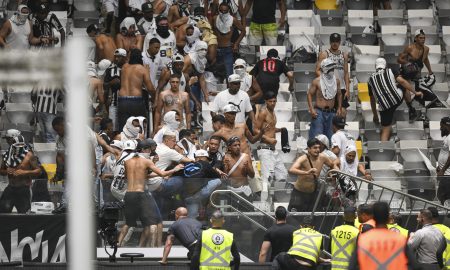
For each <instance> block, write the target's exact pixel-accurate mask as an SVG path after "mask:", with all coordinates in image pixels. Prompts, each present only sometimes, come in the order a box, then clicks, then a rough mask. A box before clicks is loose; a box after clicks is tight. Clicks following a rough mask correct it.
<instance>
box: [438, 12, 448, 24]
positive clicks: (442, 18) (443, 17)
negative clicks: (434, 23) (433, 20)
mask: <svg viewBox="0 0 450 270" xmlns="http://www.w3.org/2000/svg"><path fill="white" fill-rule="evenodd" d="M438 18H439V24H440V25H447V26H448V25H450V9H440V10H439V11H438Z"/></svg>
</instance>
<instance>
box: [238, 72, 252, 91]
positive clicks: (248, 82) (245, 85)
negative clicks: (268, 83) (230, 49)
mask: <svg viewBox="0 0 450 270" xmlns="http://www.w3.org/2000/svg"><path fill="white" fill-rule="evenodd" d="M252 84H253V76H252V75H250V74H245V76H244V78H243V79H242V81H241V88H239V90H242V91H244V92H248V90H250V88H251V87H252Z"/></svg>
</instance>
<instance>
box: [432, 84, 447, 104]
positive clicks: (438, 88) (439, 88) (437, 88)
mask: <svg viewBox="0 0 450 270" xmlns="http://www.w3.org/2000/svg"><path fill="white" fill-rule="evenodd" d="M432 90H433V92H434V93H435V94H436V96H438V98H439V100H441V101H446V100H447V99H448V97H449V93H450V92H449V88H448V84H447V82H443V83H436V84H434V85H433V88H432Z"/></svg>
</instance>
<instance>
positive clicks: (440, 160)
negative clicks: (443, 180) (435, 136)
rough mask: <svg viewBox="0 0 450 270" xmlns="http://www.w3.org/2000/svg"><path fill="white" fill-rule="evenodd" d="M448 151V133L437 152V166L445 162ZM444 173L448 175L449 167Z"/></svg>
mask: <svg viewBox="0 0 450 270" xmlns="http://www.w3.org/2000/svg"><path fill="white" fill-rule="evenodd" d="M449 152H450V135H448V136H447V137H445V138H444V141H443V145H442V148H441V151H440V152H439V157H438V164H439V168H442V166H444V165H445V163H447V160H448V155H449ZM444 175H450V167H449V168H447V170H446V171H445V173H444Z"/></svg>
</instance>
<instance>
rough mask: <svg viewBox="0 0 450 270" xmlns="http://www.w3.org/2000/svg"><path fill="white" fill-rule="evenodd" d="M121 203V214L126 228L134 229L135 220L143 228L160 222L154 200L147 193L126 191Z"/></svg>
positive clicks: (159, 215)
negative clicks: (122, 207) (122, 206)
mask: <svg viewBox="0 0 450 270" xmlns="http://www.w3.org/2000/svg"><path fill="white" fill-rule="evenodd" d="M123 201H124V202H125V207H124V209H123V213H124V216H125V222H126V224H127V225H128V226H130V227H136V226H137V223H136V220H137V219H139V220H140V221H141V222H142V226H144V227H146V226H149V225H156V224H158V223H161V222H162V218H161V214H160V212H159V209H158V206H157V205H156V202H155V199H154V198H153V197H152V196H151V195H150V194H148V192H130V191H128V192H127V193H125V197H124V198H123Z"/></svg>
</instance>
